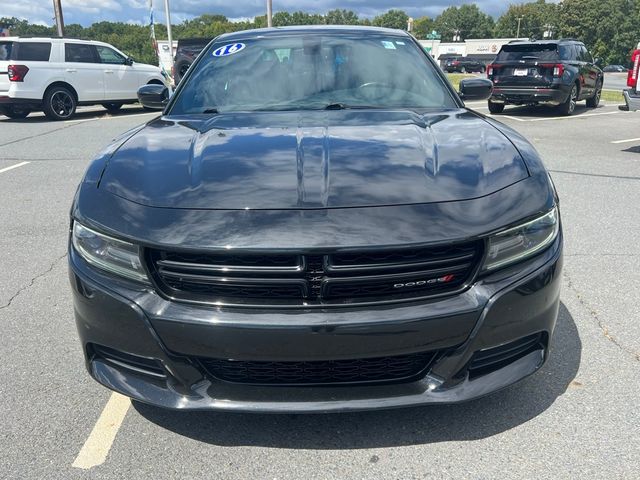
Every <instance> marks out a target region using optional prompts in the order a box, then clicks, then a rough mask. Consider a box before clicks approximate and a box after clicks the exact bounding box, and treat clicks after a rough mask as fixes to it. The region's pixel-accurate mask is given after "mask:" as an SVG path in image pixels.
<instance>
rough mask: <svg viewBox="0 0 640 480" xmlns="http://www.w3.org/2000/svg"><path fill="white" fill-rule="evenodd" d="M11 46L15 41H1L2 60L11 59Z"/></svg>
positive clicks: (0, 56) (0, 52)
mask: <svg viewBox="0 0 640 480" xmlns="http://www.w3.org/2000/svg"><path fill="white" fill-rule="evenodd" d="M11 47H13V42H0V62H1V61H4V60H10V59H11Z"/></svg>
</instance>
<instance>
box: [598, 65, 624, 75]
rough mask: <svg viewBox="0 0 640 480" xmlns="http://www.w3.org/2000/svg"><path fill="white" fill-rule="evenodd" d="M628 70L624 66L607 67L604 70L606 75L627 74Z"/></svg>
mask: <svg viewBox="0 0 640 480" xmlns="http://www.w3.org/2000/svg"><path fill="white" fill-rule="evenodd" d="M627 70H628V69H627V68H625V67H624V65H607V66H606V67H604V68H603V69H602V71H603V72H605V73H623V72H624V73H626V72H627Z"/></svg>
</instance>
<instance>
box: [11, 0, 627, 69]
mask: <svg viewBox="0 0 640 480" xmlns="http://www.w3.org/2000/svg"><path fill="white" fill-rule="evenodd" d="M518 17H522V21H521V29H520V36H521V37H534V38H542V34H543V32H544V30H545V25H547V24H550V25H552V26H553V31H554V36H555V38H560V37H573V38H577V39H579V40H582V41H584V42H585V44H586V45H587V47H589V49H590V50H591V51H592V53H593V55H594V56H596V57H600V58H601V59H602V60H603V62H604V63H620V64H623V65H625V64H627V63H628V61H629V57H630V53H631V51H632V50H633V49H634V48H635V46H636V45H637V43H638V42H639V41H640V0H563V1H562V2H560V3H554V2H552V1H551V0H547V1H545V0H535V1H532V2H529V3H524V4H519V5H510V6H509V8H508V9H507V11H506V12H505V13H504V15H502V16H501V17H500V18H499V19H498V20H497V21H496V22H494V20H493V18H491V17H490V16H489V15H486V14H485V13H483V12H482V11H481V10H480V9H479V8H478V7H477V5H475V4H464V5H462V6H460V7H449V8H447V9H446V10H445V11H443V12H442V14H441V15H439V16H438V17H437V18H436V19H435V20H432V19H430V18H429V17H420V18H417V19H416V20H415V21H414V24H413V25H414V27H413V34H414V35H415V36H416V37H417V38H419V39H424V38H425V37H426V35H427V34H428V33H430V32H431V31H432V30H437V31H438V33H440V34H441V35H442V41H444V42H448V41H451V40H452V39H453V36H454V33H455V32H456V31H458V30H459V31H460V37H461V39H462V40H465V39H469V38H493V37H515V36H516V32H517V28H518ZM408 20H409V16H408V15H407V14H406V13H405V12H404V11H402V10H398V9H393V10H389V11H388V12H386V13H383V14H381V15H379V16H377V17H375V18H374V19H373V20H369V19H368V18H360V17H358V15H357V14H356V13H355V12H353V11H351V10H344V9H335V10H331V11H329V12H327V13H326V14H325V15H319V14H309V13H305V12H300V11H298V12H292V13H290V12H284V11H282V12H277V13H275V14H274V16H273V24H274V25H275V26H285V25H317V24H327V25H376V26H381V27H389V28H397V29H401V30H405V29H406V28H407V22H408ZM266 26H267V19H266V16H265V15H262V16H258V17H255V18H254V19H253V21H245V22H230V21H229V19H227V18H226V17H225V16H224V15H215V14H205V15H201V16H199V17H196V18H193V19H191V20H185V21H184V22H182V23H180V24H179V25H174V26H173V38H176V39H180V38H190V37H207V38H213V37H216V36H218V35H221V34H223V33H227V32H234V31H238V30H245V29H252V28H263V27H266ZM0 27H8V28H9V29H10V30H11V32H12V34H13V35H32V36H55V35H56V31H55V27H47V26H43V25H33V24H30V23H29V22H28V21H27V20H21V19H18V18H15V17H4V18H0ZM65 33H66V35H67V36H69V37H75V38H84V39H90V40H101V41H104V42H108V43H111V44H113V45H115V46H116V47H118V48H119V49H120V50H122V51H124V52H125V53H127V54H128V55H131V56H132V57H133V58H135V59H136V60H137V61H140V62H144V63H153V64H156V63H157V58H156V55H155V53H154V51H153V47H152V45H151V39H150V32H149V26H148V25H132V24H128V23H122V22H97V23H94V24H93V25H91V26H90V27H83V26H81V25H78V24H70V25H67V26H66V31H65ZM156 37H157V38H158V39H165V38H167V37H166V28H165V26H164V25H162V24H156Z"/></svg>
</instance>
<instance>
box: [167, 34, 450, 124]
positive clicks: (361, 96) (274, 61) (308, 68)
mask: <svg viewBox="0 0 640 480" xmlns="http://www.w3.org/2000/svg"><path fill="white" fill-rule="evenodd" d="M200 58H201V60H200V61H198V63H197V64H196V66H195V70H194V71H193V73H192V74H191V75H190V77H189V81H188V82H187V83H186V84H184V86H183V88H182V89H180V90H179V92H178V93H177V96H176V99H175V100H174V103H173V105H172V109H171V112H170V113H172V114H184V113H197V112H204V111H205V110H209V109H214V108H215V109H216V110H218V111H221V112H223V111H256V110H307V109H322V108H325V107H326V106H327V105H330V104H338V103H339V104H345V105H348V106H351V107H358V106H360V107H375V108H393V107H398V108H401V107H406V108H410V107H414V108H442V107H451V108H454V107H456V106H457V105H456V103H455V100H454V98H453V97H452V95H451V93H450V92H449V90H448V89H447V88H446V85H445V83H444V82H443V81H442V78H441V77H440V76H439V74H438V72H437V70H436V69H435V68H434V67H433V65H432V64H431V63H430V62H429V61H428V60H427V58H426V56H425V54H424V53H423V52H422V50H421V49H420V48H418V47H417V46H416V45H415V43H414V42H413V41H412V40H411V39H410V38H407V37H404V36H402V37H401V36H389V35H379V36H378V35H375V36H373V35H371V36H366V37H363V36H361V35H345V34H340V35H331V34H325V35H305V36H301V35H289V36H282V37H277V38H274V37H266V38H257V39H249V40H245V41H243V42H229V41H227V42H224V41H222V42H217V43H215V44H213V45H212V46H210V47H209V48H208V49H207V51H206V52H204V53H203V55H202V56H201V57H200Z"/></svg>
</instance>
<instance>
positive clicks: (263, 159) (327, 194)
mask: <svg viewBox="0 0 640 480" xmlns="http://www.w3.org/2000/svg"><path fill="white" fill-rule="evenodd" d="M460 91H461V97H460V96H458V95H457V94H456V92H455V90H454V89H453V87H451V85H450V84H449V83H448V82H447V79H446V76H445V75H444V73H443V72H442V71H441V70H440V69H439V68H438V66H437V65H436V63H435V62H434V60H433V59H432V58H431V57H430V56H429V54H428V53H426V52H425V51H424V50H423V49H422V48H421V47H420V45H419V44H418V42H417V41H416V40H415V39H414V38H413V37H412V36H410V35H409V34H408V33H405V32H401V31H398V30H390V29H380V28H372V27H359V26H350V27H331V26H322V27H288V28H286V27H285V28H278V29H258V30H250V31H243V32H235V33H229V34H225V35H221V36H220V37H218V38H217V39H216V40H215V41H214V42H213V43H212V44H211V45H209V46H208V47H207V48H206V50H205V51H204V52H203V54H202V55H200V56H199V57H198V59H197V60H196V62H195V63H194V64H193V66H192V67H191V70H190V73H189V74H188V75H187V77H186V78H185V79H184V81H183V82H182V83H181V84H180V85H179V86H178V88H177V89H176V91H175V93H174V94H173V96H172V97H171V98H170V99H169V92H168V90H167V89H166V88H164V87H162V86H159V85H147V86H144V87H142V88H141V89H140V92H139V96H140V100H141V102H142V103H143V105H146V106H147V107H148V108H164V112H163V115H162V116H160V117H158V118H157V119H155V120H152V121H150V122H149V123H147V124H146V125H143V126H141V127H139V128H136V129H134V130H131V131H129V132H127V133H125V134H123V135H122V136H121V137H120V138H119V139H117V140H115V142H114V143H113V144H112V145H111V146H110V147H109V148H107V149H106V150H104V151H103V153H102V154H100V155H99V156H98V157H97V158H96V159H95V160H94V161H93V162H92V163H91V165H90V166H89V168H88V170H87V173H86V176H85V178H84V179H83V180H82V183H81V185H80V186H79V189H78V191H77V193H76V196H75V198H74V201H73V206H72V209H71V228H70V242H69V266H70V270H69V272H70V280H71V288H72V290H73V297H74V305H75V317H76V322H77V326H78V332H79V335H80V339H81V344H82V351H83V352H84V355H85V358H86V363H87V368H88V370H89V372H90V374H91V375H92V376H93V377H94V378H95V379H96V380H97V381H98V382H100V383H102V384H104V385H105V386H107V387H109V388H111V389H113V390H116V391H118V392H121V393H123V394H124V395H128V396H130V397H132V398H136V399H138V400H140V401H143V402H147V403H151V404H154V405H158V406H163V407H169V408H179V409H182V410H185V409H220V410H227V411H251V412H326V411H353V410H361V409H374V408H390V407H401V406H409V405H419V404H426V403H451V402H460V401H464V400H469V399H472V398H477V397H480V396H483V395H486V394H488V393H490V392H494V391H496V390H499V389H501V388H504V387H506V386H507V385H510V384H512V383H514V382H516V381H518V380H520V379H522V378H523V377H525V376H527V375H530V374H532V373H534V372H536V371H537V370H538V369H539V368H540V367H541V366H542V365H543V363H544V362H545V360H546V358H547V357H548V354H549V347H550V344H551V338H552V334H553V331H554V325H555V323H556V316H557V313H558V307H559V292H560V283H561V270H562V232H561V225H560V213H559V210H558V198H557V195H556V192H555V189H554V186H553V183H552V182H551V179H550V177H549V174H548V173H547V171H546V170H545V167H544V165H543V163H542V161H541V159H540V158H539V156H538V154H537V153H536V151H535V149H534V148H533V147H532V146H531V145H530V144H529V143H528V142H527V141H526V140H525V139H524V138H523V137H522V136H521V135H520V134H518V133H517V132H515V131H514V130H512V129H510V128H508V127H506V126H505V125H502V124H500V123H498V122H496V121H494V120H492V119H490V118H487V117H484V116H482V115H479V114H477V113H475V112H474V111H472V110H469V109H466V108H465V106H464V103H463V100H470V101H472V100H487V99H488V98H489V96H490V94H491V82H490V81H489V80H487V79H482V78H473V79H466V80H463V81H462V82H461V84H460ZM523 199H526V201H522V200H523ZM540 388H544V386H543V385H541V387H540ZM512 398H513V397H512Z"/></svg>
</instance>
